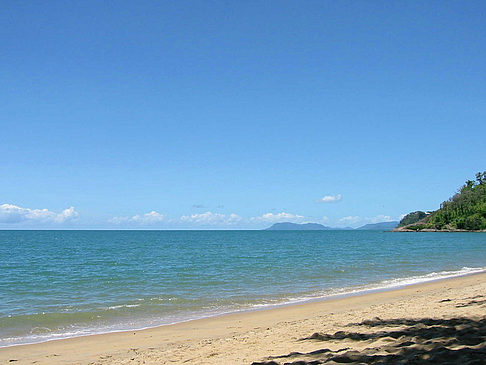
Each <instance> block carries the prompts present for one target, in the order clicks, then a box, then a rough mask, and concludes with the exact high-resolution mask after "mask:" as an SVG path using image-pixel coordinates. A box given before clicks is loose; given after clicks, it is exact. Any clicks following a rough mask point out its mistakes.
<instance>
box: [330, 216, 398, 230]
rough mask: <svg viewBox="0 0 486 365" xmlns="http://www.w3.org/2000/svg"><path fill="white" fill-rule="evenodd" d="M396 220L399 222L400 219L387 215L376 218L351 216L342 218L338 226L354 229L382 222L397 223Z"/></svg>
mask: <svg viewBox="0 0 486 365" xmlns="http://www.w3.org/2000/svg"><path fill="white" fill-rule="evenodd" d="M395 220H399V219H395V218H393V217H391V216H389V215H385V214H379V215H377V216H375V217H360V216H357V215H355V216H353V215H349V216H347V217H342V218H341V219H339V220H338V224H339V225H340V226H352V227H356V226H362V225H365V224H368V223H380V222H392V221H395Z"/></svg>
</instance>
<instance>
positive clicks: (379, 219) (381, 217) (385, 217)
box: [370, 214, 395, 223]
mask: <svg viewBox="0 0 486 365" xmlns="http://www.w3.org/2000/svg"><path fill="white" fill-rule="evenodd" d="M394 220H395V219H393V218H392V217H390V216H389V215H383V214H380V215H377V216H376V217H373V218H370V221H371V223H380V222H391V221H394Z"/></svg>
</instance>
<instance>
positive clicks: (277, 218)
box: [250, 212, 305, 223]
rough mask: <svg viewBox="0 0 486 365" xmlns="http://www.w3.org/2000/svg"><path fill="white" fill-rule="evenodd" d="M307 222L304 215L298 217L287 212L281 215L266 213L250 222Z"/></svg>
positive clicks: (251, 219)
mask: <svg viewBox="0 0 486 365" xmlns="http://www.w3.org/2000/svg"><path fill="white" fill-rule="evenodd" d="M303 220H305V217H304V216H303V215H298V214H292V213H286V212H281V213H276V214H275V213H265V214H263V215H261V216H259V217H252V218H250V221H253V222H283V221H285V222H293V223H298V222H302V221H303Z"/></svg>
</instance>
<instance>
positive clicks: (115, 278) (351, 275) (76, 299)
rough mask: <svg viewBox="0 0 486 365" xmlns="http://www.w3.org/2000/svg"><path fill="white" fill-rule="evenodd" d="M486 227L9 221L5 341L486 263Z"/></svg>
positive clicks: (0, 247)
mask: <svg viewBox="0 0 486 365" xmlns="http://www.w3.org/2000/svg"><path fill="white" fill-rule="evenodd" d="M484 267H486V234H475V233H391V232H379V231H378V232H377V231H0V269H1V275H0V293H1V295H0V346H9V345H15V344H20V343H31V342H40V341H46V340H50V339H55V338H65V337H72V336H79V335H86V334H92V333H103V332H112V331H119V330H128V329H138V328H145V327H153V326H157V325H163V324H169V323H176V322H181V321H186V320H190V319H195V318H202V317H207V316H211V315H217V314H222V313H228V312H234V311H239V310H250V309H254V308H264V307H266V306H272V305H279V304H283V303H293V302H299V301H305V300H309V299H313V298H322V297H326V296H329V295H335V294H344V293H352V292H356V291H361V290H369V289H380V288H381V289H383V288H392V287H397V286H401V285H407V284H413V283H417V282H423V281H428V280H434V279H439V278H443V277H452V276H458V275H463V274H467V273H473V272H478V271H482V270H483V268H484Z"/></svg>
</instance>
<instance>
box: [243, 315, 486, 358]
mask: <svg viewBox="0 0 486 365" xmlns="http://www.w3.org/2000/svg"><path fill="white" fill-rule="evenodd" d="M348 326H354V327H358V328H359V327H361V328H363V329H367V331H363V332H345V331H339V332H336V333H334V334H323V333H314V334H313V335H312V336H310V337H307V338H303V339H301V341H316V342H327V343H329V344H333V346H332V347H334V348H335V347H336V346H337V347H339V344H340V343H341V344H343V341H346V344H347V345H348V346H349V343H350V341H353V342H354V341H360V342H361V341H365V342H364V344H365V346H366V345H369V346H368V347H366V348H365V349H364V350H362V351H353V350H351V349H350V348H349V347H344V348H341V349H340V350H337V351H332V350H330V349H328V348H323V349H320V350H317V351H313V352H309V353H299V352H292V353H290V354H288V355H282V356H275V357H269V358H268V361H263V362H254V363H253V364H252V365H281V364H286V365H287V364H292V365H317V364H343V363H345V364H451V365H452V364H454V365H456V364H461V365H479V364H486V317H485V318H483V319H480V320H473V319H469V318H453V319H430V318H424V319H418V320H415V319H391V320H381V319H379V318H376V319H374V320H369V321H363V322H361V323H352V324H349V325H348ZM385 328H386V329H385Z"/></svg>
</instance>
